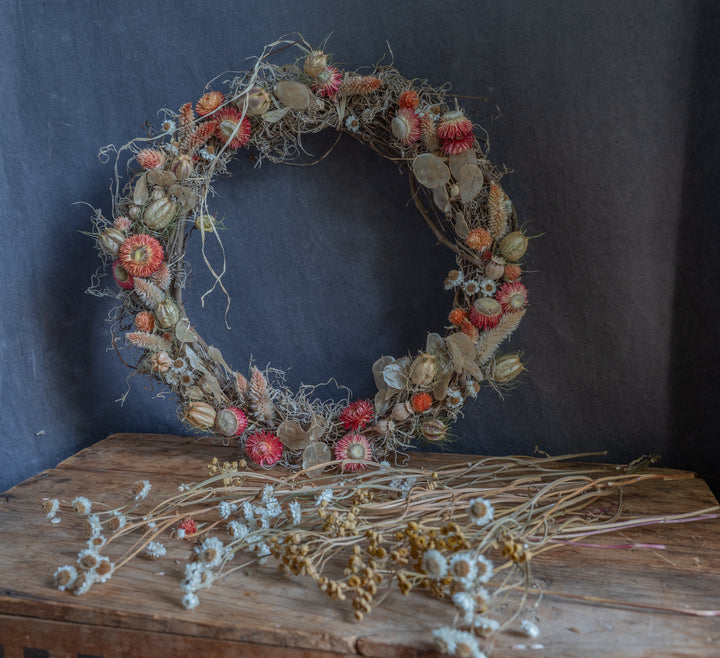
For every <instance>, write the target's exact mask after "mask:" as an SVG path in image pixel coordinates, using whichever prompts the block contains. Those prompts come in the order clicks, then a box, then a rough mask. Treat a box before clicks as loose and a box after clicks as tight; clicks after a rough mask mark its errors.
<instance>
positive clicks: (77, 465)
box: [0, 434, 720, 658]
mask: <svg viewBox="0 0 720 658" xmlns="http://www.w3.org/2000/svg"><path fill="white" fill-rule="evenodd" d="M214 456H217V457H218V458H219V459H220V461H221V462H222V461H224V460H231V459H232V458H233V457H234V455H233V453H232V450H231V449H229V448H224V447H222V446H219V445H214V444H213V443H212V442H211V441H209V440H198V439H197V438H193V437H178V436H166V435H139V434H116V435H113V436H110V437H108V438H107V439H105V440H104V441H100V442H99V443H97V444H96V445H94V446H92V447H91V448H87V449H86V450H83V451H81V452H80V453H78V454H77V455H75V456H73V457H71V458H70V459H67V460H66V461H64V462H62V463H61V464H60V465H59V466H58V467H57V468H55V469H52V470H49V471H46V472H44V473H41V474H39V475H36V476H35V477H33V478H31V479H29V480H27V481H26V482H23V483H22V484H19V485H18V486H16V487H14V488H13V489H11V490H9V491H8V492H6V493H5V494H4V495H2V497H0V530H1V532H0V645H2V646H1V648H0V658H27V657H30V658H41V657H43V656H48V657H50V656H52V657H55V658H66V657H69V656H72V657H73V658H74V657H76V656H85V657H89V656H102V657H103V658H111V657H115V656H117V657H127V656H212V657H214V658H224V657H226V656H227V657H230V656H232V657H233V658H234V657H236V656H244V655H252V656H263V657H264V656H267V657H283V658H284V657H293V658H295V657H300V656H327V657H330V656H348V655H350V656H356V655H363V656H378V657H379V656H388V657H391V656H392V657H395V656H418V655H433V652H432V646H431V643H430V639H429V638H430V636H429V629H431V628H435V627H437V626H439V625H441V624H445V623H449V622H451V620H452V617H453V611H452V607H451V606H449V605H447V604H445V603H441V602H438V601H436V600H433V599H431V598H427V599H425V598H424V597H423V596H422V595H412V598H413V601H412V603H411V602H410V601H409V599H408V598H404V597H402V596H401V595H400V594H399V593H397V594H392V595H391V596H390V597H389V599H388V600H387V601H385V602H384V603H383V604H382V606H380V607H379V608H378V609H376V610H375V611H374V612H373V613H372V614H371V615H369V616H367V617H366V618H365V620H364V621H363V622H362V623H358V622H356V621H354V619H353V618H352V609H351V607H350V606H349V605H345V604H339V603H334V602H331V601H330V600H329V599H328V598H327V597H325V596H324V595H323V594H322V593H320V592H319V591H317V590H316V589H315V588H314V586H312V583H309V581H308V580H307V579H302V578H294V577H287V576H284V575H282V574H281V573H280V572H278V571H276V570H274V569H272V568H259V569H255V570H253V571H252V572H251V573H249V574H244V575H240V574H233V575H232V576H230V577H229V578H228V579H227V580H226V581H225V582H222V583H217V584H216V585H214V586H213V587H212V588H211V589H210V590H208V591H207V592H203V595H202V603H201V605H200V607H199V608H197V609H195V610H191V611H187V610H184V609H183V608H182V607H181V606H180V604H179V599H180V595H181V592H180V590H179V588H178V582H179V578H180V574H181V573H182V569H183V566H184V562H183V561H182V559H181V556H182V555H185V553H184V552H183V553H180V552H179V553H178V560H177V561H173V560H170V561H168V560H164V561H163V562H153V561H148V560H141V559H138V560H134V561H133V562H132V563H131V564H130V565H128V566H127V567H125V568H123V569H121V570H120V571H118V573H117V574H115V575H114V576H113V578H112V580H111V581H110V582H108V583H106V584H104V585H101V586H96V587H94V588H93V589H92V590H91V591H90V592H89V593H88V594H87V595H85V596H80V597H77V596H72V595H70V594H68V593H66V592H60V591H57V590H56V589H54V588H53V587H52V582H51V581H52V574H53V573H54V571H55V569H56V568H57V567H58V566H60V565H62V564H72V563H74V561H75V557H76V554H77V551H78V550H79V548H80V547H81V544H80V542H79V539H78V535H77V526H76V525H75V524H74V522H71V520H70V519H69V518H66V519H63V521H62V522H61V523H59V524H57V525H51V524H50V523H49V521H48V520H47V519H46V518H45V516H44V514H43V513H42V512H41V510H40V504H41V502H42V499H43V498H44V497H57V498H62V499H64V500H65V501H67V502H69V501H71V500H72V499H73V498H74V497H75V496H77V495H85V496H87V497H88V498H91V499H93V500H95V501H100V502H102V501H104V502H106V503H108V504H110V503H114V502H117V501H119V500H123V499H124V498H123V496H124V495H125V494H126V492H127V491H128V488H129V486H130V485H131V483H132V482H134V481H136V480H137V479H141V478H146V479H149V480H150V481H152V482H153V489H154V491H157V490H164V491H165V493H169V492H173V491H176V490H177V486H178V484H180V483H182V482H189V481H200V480H202V479H204V478H205V477H206V474H207V470H206V465H207V463H209V462H210V460H211V459H212V457H214ZM454 459H455V460H467V459H468V457H467V456H465V457H462V456H457V455H455V456H453V455H444V456H438V455H416V456H415V457H414V462H415V463H416V464H417V463H424V464H428V465H430V464H432V463H436V462H437V461H444V462H447V461H448V460H454ZM608 469H609V470H611V467H608ZM121 494H122V495H121ZM715 504H717V503H716V501H715V499H714V497H713V496H712V494H711V492H710V490H709V488H708V487H707V485H706V484H705V483H704V482H703V481H702V480H699V479H693V478H692V477H689V478H688V479H682V480H672V481H651V482H645V483H642V484H640V485H633V486H632V487H630V488H628V490H627V493H626V496H625V509H626V514H637V513H645V514H670V513H680V512H686V511H692V510H697V509H702V508H707V507H710V506H712V505H715ZM65 516H68V517H69V515H65ZM597 542H598V543H601V542H607V543H623V544H626V543H634V542H639V543H652V544H664V545H666V547H667V548H666V550H656V551H653V550H646V549H644V550H641V551H633V550H617V549H615V550H609V549H602V548H587V547H578V546H563V547H562V548H558V549H557V550H555V551H551V552H549V553H546V554H544V555H542V556H540V557H538V558H537V559H536V560H535V561H533V564H532V568H533V571H534V576H535V579H536V582H538V583H539V584H540V585H541V586H542V587H543V588H544V589H545V590H546V592H553V593H552V594H549V593H546V594H545V595H544V596H543V597H542V600H541V601H540V603H539V605H538V606H537V607H536V609H535V613H536V618H537V620H538V622H539V625H540V627H541V629H542V635H541V636H540V637H539V638H538V639H536V640H529V639H528V638H526V637H522V636H520V635H513V634H512V633H509V632H508V633H501V634H499V637H498V638H497V639H496V641H495V644H494V647H493V648H492V656H494V657H499V656H538V657H540V656H543V657H545V656H572V657H573V658H581V657H582V658H587V657H591V656H603V657H608V656H613V657H615V656H633V657H635V656H707V657H710V656H714V657H717V656H720V617H698V616H691V615H686V614H679V613H666V612H659V611H655V610H652V609H650V606H658V607H663V608H675V609H694V610H715V609H719V608H720V551H719V550H718V549H719V548H720V521H718V520H717V519H715V520H710V521H702V522H693V523H683V524H674V525H652V526H647V527H643V528H639V529H634V530H632V531H631V532H624V533H622V534H621V535H613V536H610V535H600V536H598V538H597ZM178 543H179V542H178ZM184 549H185V551H186V550H187V546H185V547H184ZM168 563H169V565H168ZM159 572H160V573H162V574H163V575H158V573H159ZM308 584H310V585H311V586H310V587H308ZM586 595H592V596H593V597H596V598H598V599H606V600H613V601H623V602H627V603H628V604H635V605H640V606H643V607H633V606H632V605H629V606H618V605H617V604H608V603H598V602H597V601H589V600H584V599H582V598H576V597H582V596H586ZM532 644H538V645H542V647H543V648H542V649H540V648H535V649H532V648H530V645H532Z"/></svg>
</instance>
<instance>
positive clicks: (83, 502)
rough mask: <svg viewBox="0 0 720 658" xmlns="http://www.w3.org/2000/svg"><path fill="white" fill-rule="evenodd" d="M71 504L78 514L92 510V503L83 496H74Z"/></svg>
mask: <svg viewBox="0 0 720 658" xmlns="http://www.w3.org/2000/svg"><path fill="white" fill-rule="evenodd" d="M72 506H73V509H74V510H75V511H76V512H77V513H78V514H90V510H92V503H91V502H90V501H89V500H88V499H87V498H85V496H78V497H77V498H75V500H73V501H72Z"/></svg>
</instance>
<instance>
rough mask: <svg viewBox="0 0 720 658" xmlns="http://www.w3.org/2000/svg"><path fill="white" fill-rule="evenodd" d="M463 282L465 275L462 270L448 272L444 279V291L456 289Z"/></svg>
mask: <svg viewBox="0 0 720 658" xmlns="http://www.w3.org/2000/svg"><path fill="white" fill-rule="evenodd" d="M464 280H465V275H464V274H463V271H462V270H450V271H449V272H448V275H447V278H446V279H445V290H451V289H452V288H457V287H458V286H459V285H461V284H462V282H463V281H464Z"/></svg>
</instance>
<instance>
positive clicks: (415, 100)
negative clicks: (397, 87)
mask: <svg viewBox="0 0 720 658" xmlns="http://www.w3.org/2000/svg"><path fill="white" fill-rule="evenodd" d="M398 105H399V106H400V107H406V108H409V109H411V110H415V109H417V107H418V105H420V97H419V96H418V94H417V92H416V91H415V90H414V89H408V91H404V92H403V93H402V94H400V97H399V98H398Z"/></svg>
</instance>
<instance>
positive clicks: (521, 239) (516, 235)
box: [500, 231, 528, 261]
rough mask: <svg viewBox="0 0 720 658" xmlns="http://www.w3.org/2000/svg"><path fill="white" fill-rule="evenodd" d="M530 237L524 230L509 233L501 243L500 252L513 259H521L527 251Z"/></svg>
mask: <svg viewBox="0 0 720 658" xmlns="http://www.w3.org/2000/svg"><path fill="white" fill-rule="evenodd" d="M527 247H528V239H527V236H526V235H525V234H524V233H522V231H513V232H512V233H508V234H507V235H506V236H505V237H504V238H503V239H502V242H501V243H500V253H502V255H503V256H505V258H507V259H508V260H512V261H518V260H520V259H521V258H522V257H523V256H524V255H525V252H526V251H527Z"/></svg>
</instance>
